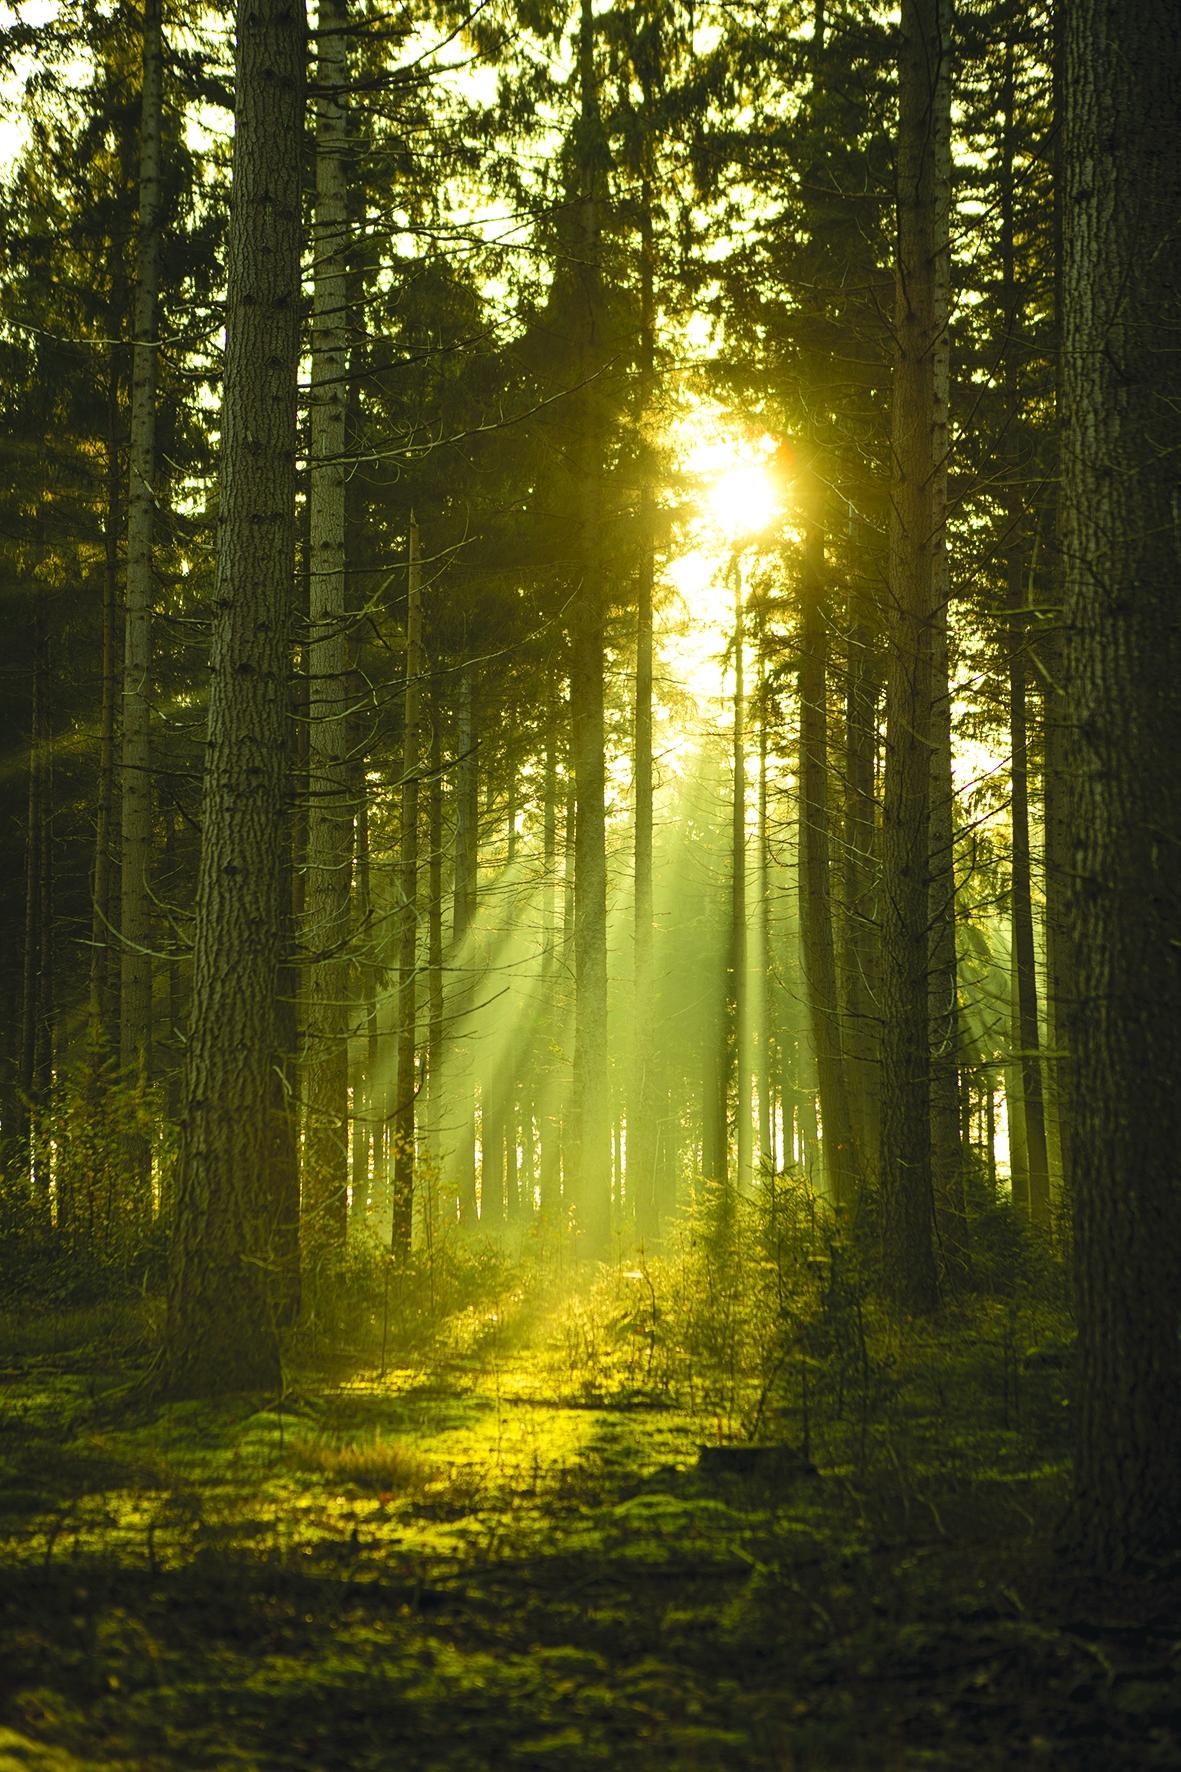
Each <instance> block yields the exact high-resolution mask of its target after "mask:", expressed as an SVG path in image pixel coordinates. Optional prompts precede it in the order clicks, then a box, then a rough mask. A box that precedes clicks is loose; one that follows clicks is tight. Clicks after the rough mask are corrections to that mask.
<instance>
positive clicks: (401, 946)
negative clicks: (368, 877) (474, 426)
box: [391, 511, 426, 1255]
mask: <svg viewBox="0 0 1181 1772" xmlns="http://www.w3.org/2000/svg"><path fill="white" fill-rule="evenodd" d="M425 664H426V658H425V654H424V652H423V647H422V565H421V557H420V552H419V540H418V523H417V520H416V519H415V516H414V513H413V511H412V512H411V513H410V557H409V566H408V572H407V588H406V695H405V701H404V703H403V716H402V807H401V817H400V823H401V837H400V850H399V858H398V897H399V900H400V902H399V906H398V931H399V933H398V1068H397V1082H396V1085H395V1091H396V1092H395V1097H394V1132H393V1137H394V1213H393V1227H392V1234H391V1246H392V1247H393V1249H394V1250H395V1251H397V1252H398V1253H399V1254H401V1255H407V1254H409V1252H410V1242H411V1237H412V1234H413V1229H414V1172H415V1156H416V1152H415V1130H414V1126H415V1096H416V1095H417V1092H418V1075H417V1068H418V1067H417V1062H416V1061H417V1056H418V799H419V779H418V777H419V768H420V757H419V752H420V749H421V733H420V730H419V726H420V716H421V707H422V680H423V674H424V669H425Z"/></svg>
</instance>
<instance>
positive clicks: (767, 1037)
mask: <svg viewBox="0 0 1181 1772" xmlns="http://www.w3.org/2000/svg"><path fill="white" fill-rule="evenodd" d="M755 647H756V651H757V669H758V688H757V698H758V710H759V799H758V835H757V838H756V841H757V844H758V862H757V868H756V879H757V880H758V894H759V903H758V916H759V924H758V927H759V977H760V981H761V988H760V994H759V1004H758V1012H759V1057H758V1067H759V1162H760V1165H761V1166H762V1168H763V1171H764V1173H766V1172H767V1170H768V1168H769V1170H770V1173H772V1174H774V1173H776V1172H777V1171H778V1170H779V1169H780V1168H781V1167H782V1165H781V1163H780V1161H779V1156H778V1153H777V1149H776V1139H775V1085H774V1082H773V1078H774V1075H775V1065H774V1051H773V1048H774V1044H775V1015H774V1007H775V994H774V991H773V989H772V983H771V941H772V937H771V849H770V833H769V827H768V800H767V761H768V748H769V747H768V732H767V646H766V636H765V633H764V623H763V616H762V613H761V611H760V614H759V617H758V628H757V632H756V638H755Z"/></svg>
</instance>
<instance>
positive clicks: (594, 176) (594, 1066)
mask: <svg viewBox="0 0 1181 1772" xmlns="http://www.w3.org/2000/svg"><path fill="white" fill-rule="evenodd" d="M594 28H595V26H594V12H593V9H592V5H591V0H582V19H581V28H580V41H579V85H580V92H581V106H582V111H581V118H580V123H579V143H578V155H579V180H580V188H579V205H580V214H581V231H582V240H581V260H580V263H579V266H578V273H577V280H578V288H577V296H576V300H577V303H578V316H577V322H576V324H577V328H578V377H577V380H578V384H579V388H580V392H579V394H578V395H577V401H578V413H577V418H576V422H577V425H578V434H579V448H578V497H579V507H580V508H579V517H580V523H579V530H580V533H579V549H578V559H579V564H580V566H581V568H582V582H581V585H580V586H579V589H578V592H577V595H576V598H575V603H574V634H573V656H572V671H571V684H570V715H571V756H572V760H573V765H574V781H575V789H576V794H577V817H576V821H575V833H574V850H575V854H574V977H575V1027H574V1102H573V1108H574V1122H575V1128H574V1139H573V1150H572V1152H571V1156H572V1159H573V1166H574V1182H575V1186H574V1198H573V1201H572V1202H571V1203H572V1204H573V1206H574V1211H575V1219H574V1223H575V1229H576V1232H577V1235H578V1238H579V1242H580V1245H581V1247H582V1248H583V1250H584V1251H585V1253H586V1254H588V1255H593V1256H598V1255H602V1254H605V1253H606V1250H607V1247H608V1243H609V1238H610V1231H611V1102H610V1092H609V1088H608V1080H607V839H606V764H605V755H604V745H605V711H604V698H605V687H604V677H605V670H606V657H605V653H606V642H605V634H604V628H605V619H606V617H605V597H604V586H603V578H602V573H603V567H602V560H601V549H600V542H599V526H600V524H601V522H602V477H603V451H604V436H603V430H604V413H603V394H602V391H601V389H600V388H599V386H598V384H597V382H596V381H595V379H594V378H595V377H596V375H597V373H598V372H599V371H600V370H601V369H602V359H603V345H602V339H601V326H602V315H601V308H602V300H603V296H602V268H601V265H600V262H599V261H600V255H601V246H602V240H601V233H602V215H601V210H602V202H603V189H602V187H603V161H604V143H603V131H602V120H601V118H600V115H599V103H598V90H597V85H596V78H595V65H594Z"/></svg>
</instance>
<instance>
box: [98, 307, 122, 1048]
mask: <svg viewBox="0 0 1181 1772" xmlns="http://www.w3.org/2000/svg"><path fill="white" fill-rule="evenodd" d="M123 318H124V315H123V299H122V297H121V296H120V297H116V298H113V299H112V302H111V319H110V326H111V334H112V341H113V340H114V337H115V335H116V333H117V331H118V329H119V327H120V326H121V325H122V323H123ZM120 350H121V346H119V345H117V344H115V343H114V342H112V344H111V346H110V359H109V368H108V371H107V436H106V446H107V460H106V511H105V513H104V517H103V556H104V557H103V607H102V700H101V703H100V707H99V728H98V805H97V809H96V815H95V828H94V870H93V873H92V876H91V905H92V910H91V924H90V941H91V948H90V1045H91V1053H92V1055H93V1060H94V1063H95V1064H96V1065H102V1064H104V1063H105V1062H106V1061H108V1060H109V1059H110V1058H111V1057H112V1055H113V1054H114V1053H117V1052H118V1050H119V1029H118V1022H117V1014H118V1000H119V967H118V964H117V963H115V955H116V952H117V950H116V948H115V931H116V930H117V928H118V912H117V910H116V906H115V897H116V892H117V889H118V873H117V871H116V869H115V867H114V836H115V829H116V825H117V822H118V820H117V817H116V809H115V795H116V789H117V787H118V785H119V778H118V776H117V773H116V767H115V747H116V743H117V740H118V705H119V652H120V649H119V637H118V620H119V531H120V527H121V524H122V505H123V499H122V490H121V487H122V475H121V464H120V449H119V383H120V377H119V352H120Z"/></svg>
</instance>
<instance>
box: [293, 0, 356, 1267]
mask: <svg viewBox="0 0 1181 1772" xmlns="http://www.w3.org/2000/svg"><path fill="white" fill-rule="evenodd" d="M347 23H348V8H347V3H346V0H321V4H320V10H319V18H318V26H317V33H316V35H317V43H318V56H317V67H316V79H317V85H318V89H319V90H318V95H317V98H316V206H315V227H314V230H313V235H312V247H313V277H312V367H311V387H310V390H309V397H310V402H311V450H310V459H309V486H308V578H309V599H310V607H309V626H308V643H307V675H308V708H307V712H308V790H307V791H308V800H307V854H306V870H305V890H304V941H305V946H306V948H307V950H308V953H309V955H310V957H311V964H310V966H309V968H308V987H307V995H308V1004H307V1085H306V1107H307V1141H306V1146H305V1152H304V1213H305V1221H306V1223H307V1225H308V1228H309V1230H310V1231H311V1233H312V1235H313V1236H314V1237H315V1238H316V1239H317V1240H319V1241H321V1242H323V1243H326V1244H328V1245H340V1244H341V1243H343V1242H344V1237H345V1230H346V1224H347V1199H348V1194H347V1186H348V1112H349V1104H348V1000H347V991H348V959H347V953H346V948H347V943H348V936H349V886H350V883H351V863H352V852H353V801H354V791H353V782H352V779H351V771H350V767H349V721H348V704H349V658H348V627H347V611H346V578H345V477H346V468H345V420H346V416H347V410H348V325H347V297H348V262H347V260H348V202H347V165H346V158H345V154H346V146H347V142H346V131H347V125H348V119H347V115H346V112H345V104H344V87H345V80H346V75H347V63H346V55H345V44H346V39H345V31H346V28H347Z"/></svg>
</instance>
